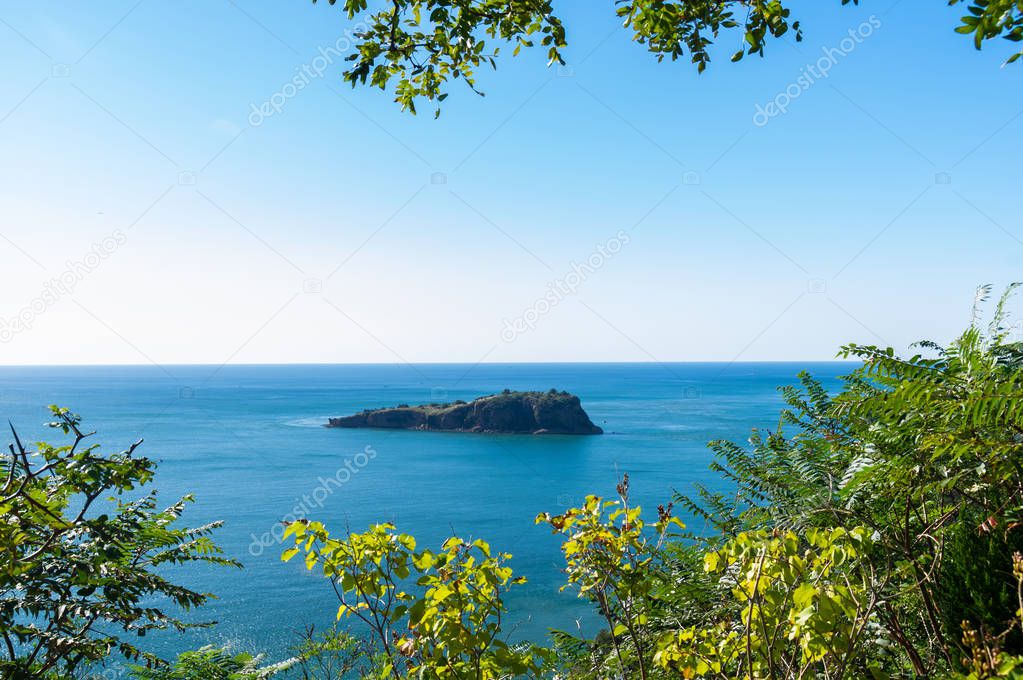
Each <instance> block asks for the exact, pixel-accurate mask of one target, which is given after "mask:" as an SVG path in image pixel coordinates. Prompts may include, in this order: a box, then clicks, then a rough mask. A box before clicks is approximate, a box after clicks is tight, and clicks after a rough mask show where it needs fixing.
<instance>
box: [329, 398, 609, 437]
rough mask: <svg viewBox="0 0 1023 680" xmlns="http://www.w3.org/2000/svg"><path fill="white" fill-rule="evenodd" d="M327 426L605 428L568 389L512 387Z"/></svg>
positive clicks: (529, 430)
mask: <svg viewBox="0 0 1023 680" xmlns="http://www.w3.org/2000/svg"><path fill="white" fill-rule="evenodd" d="M327 427H372V428H386V429H392V430H438V431H446V432H486V433H503V434H603V432H604V431H603V430H602V429H600V428H599V427H597V426H596V425H594V424H593V421H591V420H590V417H589V416H588V415H586V411H584V410H583V407H582V404H581V403H580V402H579V397H577V396H575V395H572V394H569V393H568V392H558V391H557V390H550V391H549V392H512V391H511V390H505V391H504V392H502V393H501V394H492V395H490V396H486V397H479V398H478V399H473V400H472V401H469V402H465V401H455V402H452V403H450V404H423V405H420V406H409V405H407V404H400V405H398V406H395V407H392V408H380V409H367V410H365V411H362V412H361V413H356V414H355V415H351V416H343V417H340V418H330V419H329V421H328V422H327Z"/></svg>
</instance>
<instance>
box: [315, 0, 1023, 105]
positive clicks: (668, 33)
mask: <svg viewBox="0 0 1023 680" xmlns="http://www.w3.org/2000/svg"><path fill="white" fill-rule="evenodd" d="M313 2H316V0H313ZM328 2H329V3H330V4H331V5H334V4H336V3H337V0H328ZM840 2H841V5H843V6H844V5H850V4H851V5H858V4H859V0H840ZM946 4H948V5H952V6H959V7H962V8H963V9H964V10H965V11H966V14H965V15H963V16H962V18H961V19H960V23H959V25H958V26H957V27H956V29H955V30H956V31H957V32H959V33H963V34H966V35H970V36H972V38H973V43H974V45H975V46H976V48H977V49H978V50H979V49H980V48H981V47H982V46H983V45H984V43H985V42H987V41H989V40H992V39H995V38H999V37H1001V38H1004V39H1006V40H1008V41H1010V42H1012V43H1015V44H1018V43H1019V42H1020V41H1021V40H1023V5H1021V4H1020V3H1019V2H1018V0H947V2H946ZM340 5H341V7H342V10H343V11H344V13H345V15H346V17H347V18H348V20H350V21H352V22H354V29H353V30H352V32H351V33H350V34H349V35H350V36H351V38H352V46H351V54H349V55H348V57H347V60H348V62H349V64H350V65H349V66H348V67H347V69H346V70H345V71H344V73H343V78H344V80H345V81H346V82H348V83H350V84H351V85H352V87H355V86H356V85H366V84H369V85H371V86H373V87H378V88H380V89H381V90H388V89H390V90H391V91H392V92H393V93H394V100H395V102H397V103H398V104H400V105H401V108H402V109H403V110H407V111H410V112H412V113H415V112H416V103H417V102H418V101H420V100H422V99H425V100H426V101H428V102H431V103H435V104H436V105H437V106H438V108H437V109H436V113H437V114H438V115H439V113H440V109H439V105H440V102H443V101H444V100H445V99H446V98H447V97H448V94H449V92H448V89H447V86H448V82H449V81H452V80H461V81H462V82H463V83H464V84H465V85H466V86H467V87H468V88H469V89H470V90H471V91H472V92H475V93H476V94H479V95H481V96H482V95H483V92H481V91H480V90H479V89H478V87H477V82H476V79H477V71H478V70H479V69H480V68H481V67H487V66H489V67H491V68H493V69H496V68H497V60H498V59H499V58H500V56H501V55H502V49H504V50H505V51H510V52H511V54H512V56H517V55H518V54H519V53H520V52H521V51H522V50H523V49H527V50H528V49H531V48H534V47H539V48H541V49H543V50H544V52H545V56H546V59H547V65H548V66H551V65H553V64H564V63H565V59H564V51H565V49H566V48H567V47H568V29H567V28H566V26H565V25H564V23H563V22H562V20H561V19H560V18H559V17H558V15H557V13H556V11H555V8H554V2H553V0H513V1H511V2H509V1H508V0H391V2H388V3H382V4H381V6H379V7H373V8H372V9H371V8H370V5H369V3H367V2H366V0H341V2H340ZM789 5H790V3H789V2H787V1H783V0H671V1H668V2H666V1H665V0H615V2H614V3H613V7H612V11H614V12H615V13H616V14H617V16H618V17H619V19H620V20H621V21H622V25H623V28H624V29H625V30H626V31H627V32H629V33H630V34H631V37H632V40H633V41H634V42H636V43H638V44H640V45H642V46H644V47H645V48H646V49H647V51H649V52H650V53H651V54H652V55H654V57H655V58H656V59H657V60H658V61H663V60H664V59H665V58H668V59H671V60H672V61H675V60H677V59H680V58H683V57H688V58H689V60H690V61H691V62H692V63H693V64H695V66H696V68H697V70H698V71H700V72H703V70H704V69H705V68H706V67H707V65H708V64H709V63H710V61H711V58H712V57H713V56H714V45H715V43H716V42H718V41H719V40H720V41H723V42H725V44H727V45H738V49H737V50H736V49H735V48H726V50H725V56H728V57H730V59H731V61H739V60H741V59H742V58H743V56H744V55H748V54H749V55H752V54H756V55H759V56H761V57H763V56H764V52H765V48H766V46H767V43H768V42H769V41H770V40H771V39H778V38H781V37H782V36H784V35H786V34H788V33H790V32H791V33H792V34H793V35H794V37H795V40H797V41H801V40H802V39H803V29H802V26H801V25H800V22H799V21H798V19H796V18H794V17H793V16H792V13H791V10H790V9H789ZM836 6H837V5H836ZM602 11H603V10H602ZM917 11H918V12H924V11H940V8H935V9H930V8H928V9H926V10H923V9H920V10H917ZM1013 49H1014V51H1013V52H1012V53H1011V54H1010V56H1009V57H1008V59H1007V62H1014V61H1016V60H1017V59H1019V57H1020V55H1021V54H1023V51H1020V50H1018V49H1015V48H1013Z"/></svg>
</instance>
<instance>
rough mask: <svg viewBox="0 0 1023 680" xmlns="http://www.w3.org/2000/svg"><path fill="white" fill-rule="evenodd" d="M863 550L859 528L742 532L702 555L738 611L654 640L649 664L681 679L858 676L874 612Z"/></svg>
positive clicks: (866, 542)
mask: <svg viewBox="0 0 1023 680" xmlns="http://www.w3.org/2000/svg"><path fill="white" fill-rule="evenodd" d="M870 548H871V540H870V536H869V532H868V531H867V530H866V529H863V528H862V527H858V528H856V529H853V530H851V531H846V530H845V529H842V528H836V529H831V530H821V529H811V530H809V531H808V532H807V533H806V535H805V536H803V537H800V536H798V535H796V534H795V533H794V532H792V531H788V532H784V533H781V532H767V531H757V532H751V533H745V532H743V533H740V534H739V535H738V536H736V537H735V538H734V539H732V540H730V541H728V543H726V544H725V545H724V546H722V547H721V548H720V549H718V550H714V551H711V552H708V553H707V555H706V569H707V571H708V572H711V573H713V574H715V575H717V577H718V578H719V579H720V580H721V583H722V584H725V585H726V586H727V588H728V589H729V590H730V591H731V594H732V597H733V598H734V604H735V605H736V606H734V607H728V606H724V607H720V608H719V612H720V615H723V616H721V618H720V620H717V621H714V622H713V623H712V624H711V625H709V626H704V627H700V626H690V627H688V628H683V629H682V630H679V631H678V632H675V633H672V634H670V635H669V636H667V637H666V638H664V639H662V641H661V643H660V645H659V649H658V651H657V653H656V655H655V656H654V661H655V662H656V663H657V664H658V665H660V666H662V667H664V668H670V669H672V670H675V671H677V672H679V673H681V674H682V676H683V677H687V678H688V677H718V678H745V677H753V678H764V677H771V678H774V677H785V678H790V677H792V678H795V677H826V678H836V679H837V678H842V677H862V675H863V673H862V672H863V670H865V669H863V668H859V669H855V670H854V668H855V664H856V662H857V658H858V652H859V649H860V646H861V644H862V637H863V632H864V630H865V628H866V626H867V623H868V622H869V620H870V618H871V615H872V613H873V610H874V607H875V606H876V604H877V603H876V600H874V599H873V595H872V593H871V585H872V584H871V581H872V579H873V574H872V572H871V570H870V569H869V567H868V566H867V565H866V563H865V562H864V561H863V559H862V557H863V556H864V554H865V553H866V552H867V551H869V550H870Z"/></svg>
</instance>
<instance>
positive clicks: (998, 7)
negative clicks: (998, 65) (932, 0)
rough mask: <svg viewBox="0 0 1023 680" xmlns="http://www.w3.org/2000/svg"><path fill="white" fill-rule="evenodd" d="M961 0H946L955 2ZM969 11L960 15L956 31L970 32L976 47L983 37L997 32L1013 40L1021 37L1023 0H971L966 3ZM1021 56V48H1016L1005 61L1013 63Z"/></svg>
mask: <svg viewBox="0 0 1023 680" xmlns="http://www.w3.org/2000/svg"><path fill="white" fill-rule="evenodd" d="M962 2H963V0H949V4H950V5H957V4H960V3H962ZM966 11H967V12H969V14H967V15H966V16H964V17H963V18H962V25H961V26H959V27H958V28H957V29H956V31H958V32H959V33H965V34H967V35H969V34H971V33H972V34H973V44H974V46H975V47H976V48H977V49H978V50H979V49H980V48H981V46H982V45H983V44H984V41H985V40H991V39H992V38H997V37H999V36H1001V37H1003V38H1005V39H1006V40H1009V41H1012V42H1016V43H1018V42H1020V41H1023V4H1020V3H1019V2H1018V0H972V1H971V2H970V4H969V5H968V6H967V7H966ZM1020 56H1023V50H1019V51H1017V52H1015V53H1014V54H1013V55H1012V56H1010V57H1009V59H1008V61H1007V62H1006V63H1010V64H1011V63H1012V62H1014V61H1016V60H1017V59H1019V58H1020Z"/></svg>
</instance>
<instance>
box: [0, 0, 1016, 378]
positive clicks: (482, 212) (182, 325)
mask: <svg viewBox="0 0 1023 680" xmlns="http://www.w3.org/2000/svg"><path fill="white" fill-rule="evenodd" d="M557 6H558V8H559V13H560V14H561V15H562V17H563V19H564V20H565V22H566V24H567V26H568V29H569V40H570V43H571V46H570V48H569V49H568V50H567V51H566V58H567V61H568V63H569V68H562V69H548V68H546V67H545V64H544V61H543V56H542V55H541V54H539V53H537V54H526V55H523V56H522V57H520V58H518V59H515V60H511V59H507V60H504V61H502V62H501V63H500V64H499V68H498V70H497V71H496V72H489V71H486V72H481V73H480V74H479V85H480V87H481V88H482V89H483V90H485V91H486V93H487V96H486V97H485V98H479V97H477V96H475V95H473V94H472V93H470V92H468V91H467V90H466V89H465V88H463V87H460V86H459V85H457V84H456V85H454V86H453V88H452V92H453V93H452V96H451V97H450V98H449V99H448V100H447V102H446V103H445V108H444V110H443V113H442V115H441V117H440V119H439V120H434V119H433V117H432V115H430V109H429V107H428V106H424V107H423V108H424V110H423V112H422V113H421V115H420V116H418V117H413V116H410V115H408V114H406V113H402V112H401V111H399V110H398V108H397V106H396V105H394V104H393V103H392V102H391V98H390V96H388V95H387V94H384V93H381V92H380V91H378V90H370V89H357V90H351V89H350V88H349V87H347V86H345V85H344V84H343V83H341V82H340V74H341V70H342V67H343V66H342V64H341V63H340V62H339V61H335V63H333V64H331V65H329V66H328V67H327V68H326V70H325V71H324V72H323V77H322V78H314V79H312V80H311V81H310V83H309V85H308V87H305V88H303V89H302V90H301V91H298V92H295V93H293V94H294V96H283V93H285V92H287V90H286V88H285V85H286V83H288V82H289V81H290V80H291V79H292V78H293V77H294V76H295V75H296V73H298V72H299V69H301V68H302V67H303V66H309V65H312V64H314V63H315V62H314V59H315V58H316V56H317V54H318V50H319V49H320V48H321V47H322V48H326V47H329V46H332V45H334V44H336V43H337V41H338V39H339V38H343V36H344V35H345V31H346V30H347V29H349V28H350V26H349V25H348V24H347V22H346V21H345V20H344V18H343V15H342V13H341V12H340V10H339V8H338V7H331V6H330V5H328V4H326V3H320V4H316V5H313V4H311V3H306V2H293V3H271V2H245V1H243V0H235V1H234V2H229V1H220V0H210V1H207V2H183V3H174V4H167V3H158V2H155V1H154V0H141V1H139V0H129V1H128V2H109V3H103V4H102V6H98V5H96V4H95V3H77V2H76V3H69V4H67V5H65V6H62V7H60V8H57V7H55V6H47V5H44V4H38V3H36V4H21V5H17V6H15V5H14V4H13V3H8V4H7V5H5V6H4V7H3V8H2V9H0V20H2V21H0V34H3V39H2V40H0V60H2V61H0V63H2V66H3V72H4V73H5V74H6V78H7V83H6V87H5V88H3V90H2V92H0V144H2V147H3V149H4V150H5V154H6V162H5V163H4V164H3V165H2V168H0V173H2V177H0V199H2V202H3V205H4V217H3V220H2V221H0V234H2V236H3V238H2V239H0V253H2V255H3V259H4V263H5V267H4V268H3V270H2V271H0V285H2V290H3V291H4V292H3V295H2V297H0V341H2V342H0V363H6V364H26V363H27V364H53V363H149V362H153V363H159V364H164V363H192V362H201V363H216V364H219V363H222V362H247V363H252V362H392V361H410V362H421V361H453V362H469V363H473V362H477V361H686V360H719V361H732V360H816V359H828V358H831V357H833V356H834V354H835V352H836V350H837V349H838V347H839V346H840V345H841V344H843V343H845V342H849V341H860V342H874V343H881V344H890V345H894V346H896V347H898V348H903V347H905V346H906V345H907V344H908V343H910V342H912V341H914V340H917V339H920V338H921V337H929V338H935V339H938V340H944V339H947V338H949V337H950V336H952V335H953V334H954V333H956V332H957V331H958V330H959V329H960V328H961V326H962V325H963V324H964V323H965V322H966V321H967V319H968V313H969V305H970V301H971V299H972V295H973V290H974V287H975V286H976V285H977V284H979V283H985V282H991V283H994V284H995V285H996V286H1001V285H1004V284H1005V283H1007V282H1008V281H1011V280H1015V279H1018V278H1021V276H1023V274H1021V271H1020V267H1019V262H1020V259H1021V257H1020V256H1021V255H1023V226H1021V225H1020V223H1019V217H1018V215H1019V210H1018V190H1019V189H1018V187H1019V179H1020V175H1019V171H1020V158H1021V152H1023V141H1021V140H1023V135H1021V132H1023V87H1021V85H1023V67H1021V66H1019V65H1015V66H1008V67H1005V68H1002V67H1001V63H1002V61H1003V60H1004V59H1005V57H1006V56H1007V55H1008V54H1009V50H1010V47H1009V46H1008V44H1007V43H1006V44H1001V43H998V42H996V43H992V44H990V45H988V46H987V47H986V48H985V50H984V51H983V52H976V51H975V50H974V49H973V47H972V43H971V42H970V40H969V39H966V38H963V37H961V36H959V35H957V34H955V33H954V32H953V30H952V29H953V27H954V26H955V24H956V22H957V16H958V13H959V11H960V10H959V9H958V8H948V7H946V6H944V4H942V3H930V4H928V5H927V7H926V8H925V7H922V4H921V3H917V2H911V1H909V0H902V1H901V2H894V3H893V2H892V0H885V1H884V2H874V1H871V0H863V2H861V5H860V6H859V7H846V8H842V7H841V6H840V3H839V2H838V1H837V0H834V1H833V2H825V1H823V0H815V1H814V2H809V1H804V2H793V3H792V8H793V12H794V14H797V15H799V17H800V18H801V19H802V21H803V25H804V31H805V34H806V39H805V40H804V42H803V43H800V44H797V43H795V42H794V41H792V40H790V39H786V40H785V41H782V42H777V43H772V44H770V45H769V47H768V55H767V58H766V59H763V60H761V59H759V58H755V57H753V58H749V57H748V58H747V59H745V60H744V61H742V62H741V63H739V64H731V63H729V62H728V60H727V57H728V55H729V54H730V53H731V52H732V51H733V50H734V49H735V45H734V44H732V41H734V40H737V39H738V38H737V36H733V35H730V36H728V37H727V38H726V39H725V41H724V42H725V43H726V44H725V45H722V50H721V51H719V52H718V53H717V57H718V58H717V59H716V60H715V62H714V63H713V64H712V65H711V67H710V68H709V69H708V70H707V72H705V73H704V74H702V75H698V74H697V73H696V72H695V69H694V68H693V67H692V66H691V65H689V64H688V63H687V62H681V61H680V62H677V63H670V62H665V63H660V64H659V63H657V62H656V61H655V60H654V59H653V58H652V57H651V56H650V55H649V54H647V53H646V52H645V51H644V50H643V48H642V47H641V46H638V45H636V44H634V43H632V42H631V41H630V40H629V35H628V33H627V32H625V31H623V30H621V28H620V26H619V22H618V20H617V18H616V17H615V15H614V11H613V5H612V3H610V2H582V1H581V0H571V1H569V2H559V3H558V4H557ZM864 26H867V27H868V28H869V31H868V30H866V29H863V27H864ZM850 30H853V31H857V30H863V31H864V32H865V33H869V35H867V37H865V38H862V39H861V40H860V41H858V42H856V44H855V46H854V47H853V48H852V49H851V50H848V51H847V52H845V53H843V54H840V55H838V56H835V57H833V59H832V63H831V65H830V71H829V72H828V75H827V77H826V78H817V79H815V82H813V83H812V84H811V85H810V86H809V87H802V86H800V85H799V78H800V75H801V74H803V73H804V72H805V70H804V69H805V67H806V66H807V65H808V64H815V63H816V62H817V61H818V59H820V58H821V57H822V55H823V50H825V49H828V48H831V49H841V48H842V46H843V39H846V38H847V37H848V35H849V31H850ZM1003 42H1004V41H1003ZM846 44H849V43H848V42H847V43H846ZM832 55H835V53H834V52H832ZM791 88H795V89H791ZM787 89H788V90H789V92H796V91H797V90H798V96H796V97H794V98H791V101H790V102H789V103H788V106H787V107H786V108H787V111H786V112H785V113H784V114H781V115H776V116H773V117H771V118H769V120H767V124H766V125H757V124H755V122H754V114H755V113H756V111H757V110H758V109H757V107H758V106H761V107H763V106H766V105H767V104H768V103H769V102H772V101H777V98H778V97H779V95H780V94H781V93H784V92H786V90H787ZM288 94H292V93H290V92H289V93H288ZM275 95H277V97H276V98H275ZM282 96H283V98H282ZM275 100H276V101H278V102H281V103H282V105H281V107H280V111H279V112H278V113H275V114H274V115H272V116H269V117H266V118H265V119H264V120H262V121H258V122H260V124H258V125H253V124H252V123H253V120H254V119H255V118H254V116H253V115H252V111H253V107H256V108H257V109H258V108H259V107H260V106H261V105H262V104H263V103H264V102H268V101H275ZM623 234H624V238H623V236H622V235H623ZM612 247H613V248H614V249H615V252H614V253H611V254H608V253H609V250H608V249H609V248H612ZM601 248H603V249H604V254H600V252H601ZM595 253H597V254H599V256H597V255H595ZM591 257H593V258H594V259H593V260H592V262H591V264H593V263H596V266H592V267H589V271H585V272H584V273H585V275H584V276H580V275H579V269H578V268H577V267H574V265H580V264H581V263H585V262H587V261H588V260H589V258H591ZM573 272H575V275H574V276H573V275H572V273H573ZM62 280H63V281H64V285H63V286H57V285H56V284H55V283H54V281H57V282H60V281H62ZM552 286H553V288H554V289H555V290H558V291H559V293H558V294H552V293H551V290H552ZM509 327H515V328H517V330H515V331H514V332H509V331H507V329H508V328H509Z"/></svg>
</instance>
